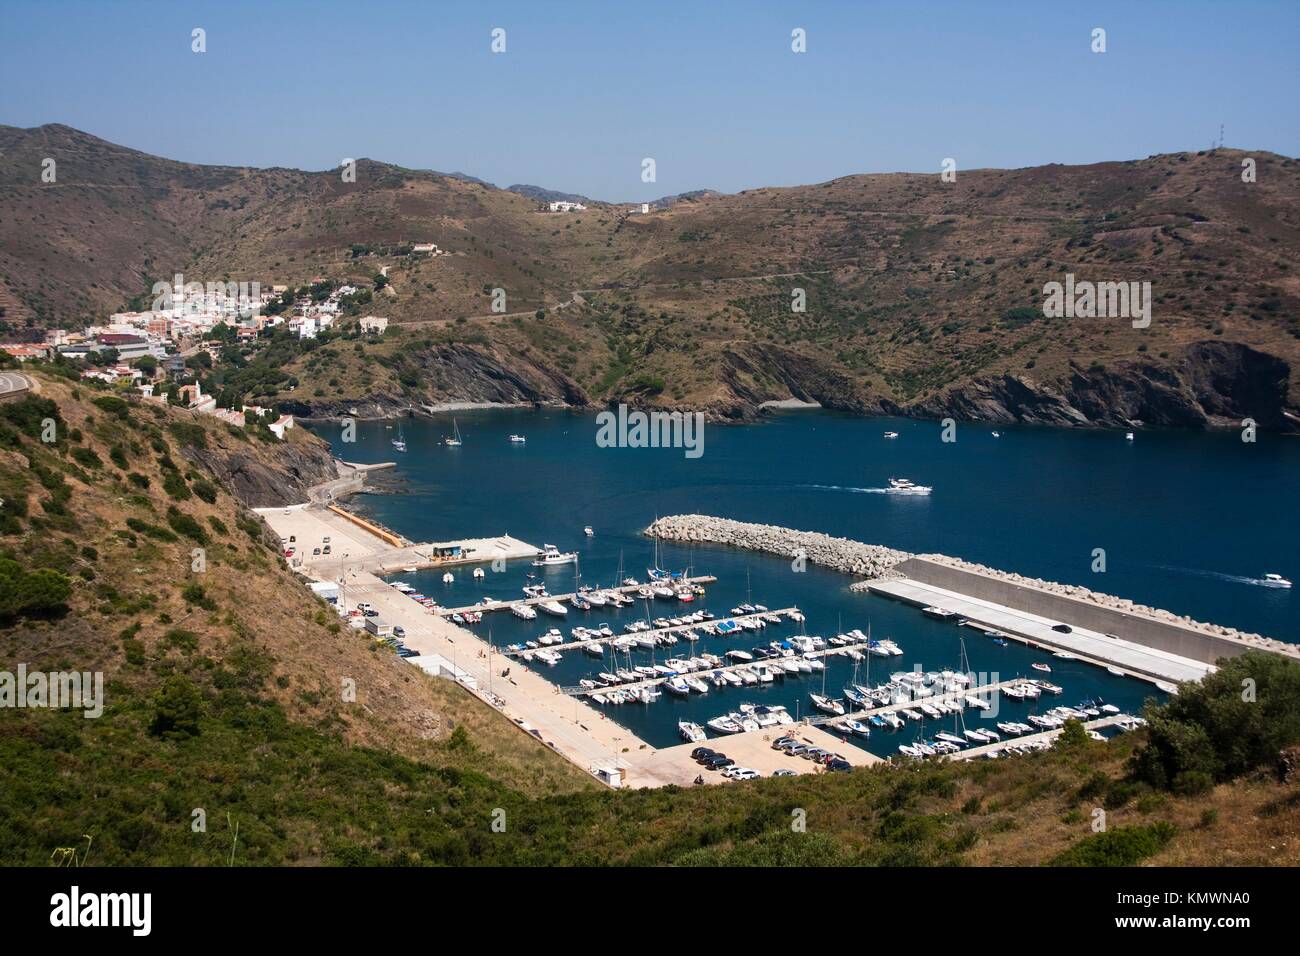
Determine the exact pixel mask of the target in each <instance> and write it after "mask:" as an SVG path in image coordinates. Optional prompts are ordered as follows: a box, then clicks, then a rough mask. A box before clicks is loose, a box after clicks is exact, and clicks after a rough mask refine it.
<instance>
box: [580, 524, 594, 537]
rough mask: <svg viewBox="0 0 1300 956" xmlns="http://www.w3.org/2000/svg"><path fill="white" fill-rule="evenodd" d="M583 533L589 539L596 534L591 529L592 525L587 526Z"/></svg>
mask: <svg viewBox="0 0 1300 956" xmlns="http://www.w3.org/2000/svg"><path fill="white" fill-rule="evenodd" d="M582 533H583V534H585V535H586V536H587V537H588V538H590V537H592V536H593V535H594V534H595V533H596V532H595V531H593V530H592V529H591V525H586V526H585V527H584V528H583V529H582Z"/></svg>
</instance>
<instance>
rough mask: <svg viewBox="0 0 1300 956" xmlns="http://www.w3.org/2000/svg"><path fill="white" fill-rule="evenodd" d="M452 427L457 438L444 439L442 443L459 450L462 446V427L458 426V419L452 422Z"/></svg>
mask: <svg viewBox="0 0 1300 956" xmlns="http://www.w3.org/2000/svg"><path fill="white" fill-rule="evenodd" d="M451 427H452V430H453V431H454V432H455V436H454V437H452V438H444V439H443V440H442V443H443V444H444V445H446V446H447V447H449V448H459V447H460V445H461V441H460V426H459V425H457V424H456V419H454V418H453V419H452V420H451Z"/></svg>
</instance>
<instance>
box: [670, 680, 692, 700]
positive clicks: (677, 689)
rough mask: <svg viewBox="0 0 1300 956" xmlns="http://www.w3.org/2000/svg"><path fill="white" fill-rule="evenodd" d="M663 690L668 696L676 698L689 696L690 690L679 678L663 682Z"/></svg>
mask: <svg viewBox="0 0 1300 956" xmlns="http://www.w3.org/2000/svg"><path fill="white" fill-rule="evenodd" d="M664 690H666V691H668V693H670V694H674V695H676V696H677V697H690V696H691V689H690V688H689V687H687V686H686V681H684V680H682V679H681V678H680V677H670V678H669V679H668V680H666V681H664Z"/></svg>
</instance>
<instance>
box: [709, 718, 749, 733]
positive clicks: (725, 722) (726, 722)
mask: <svg viewBox="0 0 1300 956" xmlns="http://www.w3.org/2000/svg"><path fill="white" fill-rule="evenodd" d="M708 725H709V729H710V730H712V731H713V732H714V733H719V734H738V733H740V732H741V731H743V730H744V729H745V728H744V727H742V726H741V725H740V721H738V720H736V719H735V717H733V716H732V715H730V714H723V715H722V716H721V717H714V718H713V719H712V720H710V721H708Z"/></svg>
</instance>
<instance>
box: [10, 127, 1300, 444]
mask: <svg viewBox="0 0 1300 956" xmlns="http://www.w3.org/2000/svg"><path fill="white" fill-rule="evenodd" d="M0 151H2V156H0V194H3V195H4V197H5V202H4V213H3V215H0V295H3V294H7V295H8V296H10V297H11V298H12V300H13V301H16V302H18V303H20V307H21V308H22V309H23V310H24V311H25V312H26V313H27V315H25V316H23V317H22V319H21V321H20V323H18V324H19V326H20V331H21V325H22V324H23V323H25V322H28V321H30V323H31V326H32V327H33V328H35V327H38V326H41V325H49V324H61V323H62V324H66V323H74V322H76V321H78V320H79V319H83V318H90V317H92V316H93V317H100V316H102V314H103V313H104V312H106V311H109V310H112V309H114V308H118V307H121V306H122V305H124V304H125V303H126V302H127V301H128V300H129V299H131V298H132V297H133V296H137V295H139V294H140V293H142V292H143V291H145V290H146V289H147V286H148V280H151V279H154V278H157V277H160V276H166V275H170V274H172V273H174V272H176V271H181V272H184V273H185V274H186V275H187V276H188V277H192V278H196V279H199V280H200V281H205V280H207V279H223V278H226V277H231V278H236V279H259V280H260V281H262V282H263V283H271V282H291V283H295V284H296V283H304V282H307V281H310V280H313V279H317V278H322V277H329V278H336V279H345V278H346V279H351V280H353V281H358V282H366V281H368V279H369V277H370V276H372V275H373V274H374V273H375V272H376V271H378V269H379V268H380V267H382V266H388V267H389V276H390V279H391V280H392V281H391V287H390V289H389V290H387V291H386V292H385V293H383V294H381V296H380V297H378V299H377V301H376V302H375V304H374V305H373V307H372V310H373V311H374V312H376V313H378V314H387V315H389V316H391V317H392V318H394V320H396V321H398V322H400V323H402V324H403V325H404V326H409V327H410V328H409V332H410V335H409V336H408V337H407V338H405V339H404V340H403V341H402V345H401V346H400V349H401V350H402V351H403V353H404V354H408V353H409V354H411V356H412V359H413V362H412V370H413V373H414V374H420V375H423V378H422V380H421V381H420V382H419V383H418V384H417V385H415V386H409V385H408V386H407V387H406V388H405V389H401V388H398V387H396V386H395V385H394V384H393V380H392V378H391V377H389V376H385V375H384V374H382V373H381V374H379V375H377V376H371V378H370V384H369V386H366V387H362V386H361V385H359V384H358V382H359V378H360V377H359V376H352V377H351V378H349V379H347V380H346V381H344V382H343V383H342V384H340V385H338V386H330V387H328V388H325V389H323V390H324V391H325V392H326V393H327V394H326V395H324V396H316V399H317V400H318V402H319V404H320V405H321V408H322V410H324V411H326V412H328V411H332V410H333V409H334V408H336V407H337V404H338V403H339V402H347V403H353V404H355V403H357V402H359V401H360V402H371V403H372V405H373V407H374V408H376V409H385V408H388V409H391V408H392V407H395V406H403V405H408V406H409V405H420V404H430V403H435V402H438V401H446V400H457V399H472V398H475V397H477V396H483V395H488V396H496V397H497V398H498V399H500V400H512V399H514V400H525V401H527V400H541V401H566V402H569V403H574V402H579V403H582V402H592V403H597V404H599V403H604V402H606V401H611V400H616V399H628V400H634V401H641V402H648V403H657V404H662V405H671V406H682V407H686V406H689V407H697V408H705V409H708V410H709V411H711V412H713V413H715V414H717V415H719V416H724V417H747V416H750V415H752V414H754V413H755V411H756V409H757V407H758V405H760V404H761V403H762V402H764V401H767V400H776V399H786V398H790V397H795V398H799V399H804V400H813V401H819V402H821V403H823V404H825V405H829V406H832V407H836V408H842V409H847V410H853V411H860V412H903V413H905V414H916V415H925V416H939V415H949V414H951V415H954V416H956V417H960V418H978V419H991V420H998V421H1009V420H1023V421H1036V422H1052V423H1062V424H1064V423H1102V424H1111V425H1126V424H1128V423H1130V422H1133V421H1141V422H1145V423H1147V424H1153V425H1192V426H1196V425H1203V424H1206V423H1220V422H1229V421H1236V420H1239V419H1240V418H1242V417H1245V416H1247V415H1249V416H1251V417H1254V418H1255V419H1256V420H1258V421H1259V422H1261V423H1262V424H1264V425H1266V426H1268V427H1276V428H1294V427H1295V426H1296V420H1297V419H1296V415H1297V404H1296V402H1297V400H1296V395H1297V394H1300V392H1297V387H1298V386H1300V381H1297V378H1296V377H1297V375H1298V374H1300V372H1297V369H1298V368H1300V363H1298V362H1297V359H1298V358H1300V354H1298V353H1300V286H1298V279H1297V270H1300V213H1297V209H1300V202H1298V200H1300V163H1297V162H1296V161H1295V160H1293V159H1289V158H1285V157H1281V156H1277V155H1273V154H1269V153H1265V152H1258V151H1256V152H1251V153H1249V154H1247V153H1244V152H1242V151H1238V150H1228V149H1220V150H1211V151H1205V152H1201V153H1196V154H1191V153H1180V154H1172V155H1161V156H1153V157H1149V158H1147V159H1144V160H1134V161H1128V162H1113V163H1100V164H1094V165H1091V166H1059V165H1051V166H1044V167H1036V168H1028V169H1017V170H970V171H959V172H958V174H957V180H956V182H953V183H944V182H942V181H941V180H940V177H939V176H938V175H937V174H924V175H922V174H888V175H863V176H848V177H844V178H842V179H837V180H833V181H831V182H827V183H821V184H817V185H812V186H800V187H793V188H782V189H758V190H749V191H746V192H742V193H739V194H736V195H719V194H714V193H706V194H702V195H699V196H692V197H690V198H686V199H683V200H682V201H679V202H676V203H674V204H673V205H671V206H669V207H667V208H665V209H658V210H656V211H654V212H652V213H651V214H650V215H644V216H643V215H639V214H629V213H628V211H627V209H626V208H622V207H615V206H597V207H595V208H593V209H590V210H588V211H586V212H583V213H575V214H567V215H566V214H549V213H545V212H541V211H539V204H538V203H537V202H536V201H535V200H533V199H530V198H528V197H525V196H521V195H518V194H515V193H512V192H509V191H507V190H500V189H495V188H492V187H489V186H486V185H484V184H481V183H476V182H471V181H467V180H465V179H462V178H457V177H452V176H443V175H440V174H436V173H429V172H422V171H413V170H406V169H401V168H398V167H393V166H387V165H384V164H382V163H377V162H370V161H362V162H360V163H359V164H358V168H357V181H356V182H355V183H345V182H343V181H342V179H341V177H340V175H339V171H338V170H332V171H326V172H319V173H308V172H300V171H293V170H283V169H270V170H255V169H237V168H229V167H203V166H194V165H190V164H183V163H174V162H171V161H168V160H163V159H158V158H156V157H151V156H146V155H145V154H141V153H137V152H135V151H132V150H128V149H125V148H122V147H118V146H114V145H112V144H108V143H105V142H103V141H101V140H97V139H95V138H94V137H91V136H88V135H86V134H84V133H79V132H77V131H75V130H71V129H69V128H67V127H60V126H47V127H40V128H38V129H35V130H19V129H14V128H12V127H0ZM47 155H48V156H51V157H54V158H56V159H57V162H58V163H59V165H58V170H59V180H58V183H57V184H42V183H41V182H40V168H41V167H40V161H41V158H42V157H44V156H47ZM1246 158H1251V159H1253V160H1254V161H1255V163H1256V181H1255V182H1252V183H1245V182H1243V181H1242V176H1241V174H1242V162H1243V160H1244V159H1246ZM422 241H423V242H436V243H438V244H439V246H440V247H442V248H443V249H445V250H448V251H449V252H450V253H451V254H450V255H445V256H438V257H434V258H413V257H410V256H406V255H402V254H400V253H401V252H402V250H401V249H394V247H395V246H399V245H400V244H403V243H411V242H422ZM394 253H398V254H394ZM1067 273H1069V274H1073V275H1075V276H1076V277H1077V278H1078V279H1079V280H1090V281H1138V282H1142V281H1149V282H1150V283H1151V288H1152V295H1153V298H1154V304H1153V315H1152V322H1151V325H1150V327H1149V328H1146V329H1134V328H1132V326H1131V324H1130V322H1129V321H1128V320H1126V319H1122V318H1121V319H1114V318H1107V319H1068V318H1060V319H1049V318H1046V317H1044V315H1043V314H1042V304H1043V291H1042V290H1043V286H1044V284H1045V283H1047V282H1050V281H1063V280H1064V278H1065V275H1066V274H1067ZM494 287H500V288H504V289H505V290H506V291H507V294H508V313H509V314H507V315H505V316H501V315H493V314H492V313H491V311H490V297H489V293H490V290H491V289H492V288H494ZM796 289H802V290H804V294H805V296H806V300H807V306H806V310H805V311H804V312H795V311H792V309H791V302H792V296H793V295H794V293H795V290H796ZM542 308H545V309H546V314H545V317H544V318H538V317H536V316H535V314H534V313H535V312H536V311H537V310H538V309H542ZM448 341H455V342H457V343H458V348H459V351H458V352H449V351H448V350H447V348H446V347H445V346H446V343H447V342H448ZM413 342H414V343H417V345H416V349H417V350H418V353H419V354H416V353H415V352H412V351H411V349H412V343H413ZM503 373H504V376H505V378H506V379H517V380H519V381H521V382H525V383H526V384H525V385H523V386H520V387H514V386H511V387H509V388H505V389H502V388H499V387H497V383H499V382H500V380H501V378H502V374H503ZM310 405H311V402H306V403H305V404H304V405H303V406H302V407H300V411H303V410H306V408H307V407H308V406H310Z"/></svg>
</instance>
